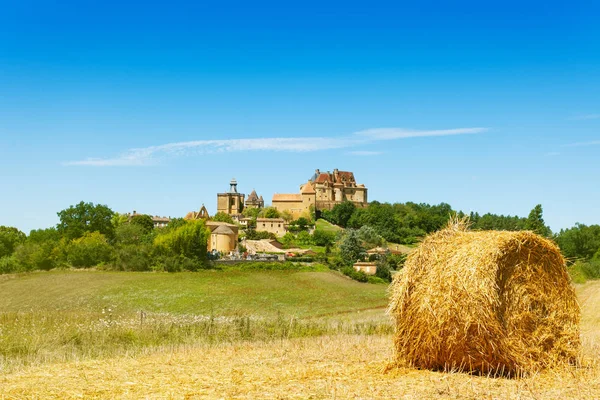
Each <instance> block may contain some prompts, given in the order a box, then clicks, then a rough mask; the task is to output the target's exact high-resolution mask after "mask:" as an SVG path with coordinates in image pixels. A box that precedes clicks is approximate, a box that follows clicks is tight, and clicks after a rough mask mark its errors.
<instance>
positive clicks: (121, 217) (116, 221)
mask: <svg viewBox="0 0 600 400" xmlns="http://www.w3.org/2000/svg"><path fill="white" fill-rule="evenodd" d="M128 221H129V216H128V215H127V214H121V213H118V212H115V213H114V214H113V216H112V218H111V219H110V222H111V223H112V225H113V227H114V228H115V229H117V228H118V227H119V226H121V225H123V224H126V223H127V222H128Z"/></svg>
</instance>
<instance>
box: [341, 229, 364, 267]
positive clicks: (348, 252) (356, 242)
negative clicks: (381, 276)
mask: <svg viewBox="0 0 600 400" xmlns="http://www.w3.org/2000/svg"><path fill="white" fill-rule="evenodd" d="M364 255H365V249H364V248H363V247H362V245H361V243H360V238H359V237H358V232H357V231H355V230H354V229H348V231H347V232H346V235H345V236H344V238H343V239H342V241H341V243H340V256H341V257H342V260H344V263H345V264H346V265H351V264H353V263H355V262H356V261H358V260H359V259H361V258H362V257H363V256H364Z"/></svg>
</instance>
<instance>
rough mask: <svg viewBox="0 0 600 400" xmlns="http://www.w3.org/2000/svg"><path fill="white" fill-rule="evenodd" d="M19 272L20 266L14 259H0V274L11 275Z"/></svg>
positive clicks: (9, 257) (8, 257) (7, 257)
mask: <svg viewBox="0 0 600 400" xmlns="http://www.w3.org/2000/svg"><path fill="white" fill-rule="evenodd" d="M14 272H20V266H19V263H18V262H17V260H15V258H14V257H11V256H6V257H1V258H0V274H12V273H14Z"/></svg>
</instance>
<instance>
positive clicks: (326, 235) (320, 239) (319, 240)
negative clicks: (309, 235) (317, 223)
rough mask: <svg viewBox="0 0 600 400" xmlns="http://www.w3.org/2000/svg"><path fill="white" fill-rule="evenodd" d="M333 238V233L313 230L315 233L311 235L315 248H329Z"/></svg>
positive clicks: (333, 240)
mask: <svg viewBox="0 0 600 400" xmlns="http://www.w3.org/2000/svg"><path fill="white" fill-rule="evenodd" d="M335 236H336V234H335V232H327V231H324V230H322V229H317V230H315V233H313V243H314V244H316V245H317V246H331V245H333V244H334V243H335Z"/></svg>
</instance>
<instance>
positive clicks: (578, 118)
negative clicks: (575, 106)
mask: <svg viewBox="0 0 600 400" xmlns="http://www.w3.org/2000/svg"><path fill="white" fill-rule="evenodd" d="M569 119H570V120H572V121H586V120H590V119H600V114H581V115H576V116H574V117H571V118H569Z"/></svg>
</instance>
